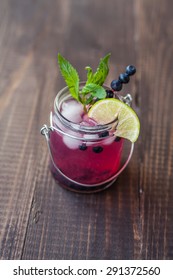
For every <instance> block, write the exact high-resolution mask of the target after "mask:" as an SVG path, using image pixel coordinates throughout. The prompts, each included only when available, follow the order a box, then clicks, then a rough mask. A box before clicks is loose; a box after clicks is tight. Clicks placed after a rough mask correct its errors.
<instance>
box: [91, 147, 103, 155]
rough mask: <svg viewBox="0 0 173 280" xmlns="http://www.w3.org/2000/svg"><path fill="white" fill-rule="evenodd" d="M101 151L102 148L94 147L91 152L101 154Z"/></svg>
mask: <svg viewBox="0 0 173 280" xmlns="http://www.w3.org/2000/svg"><path fill="white" fill-rule="evenodd" d="M102 151H103V148H102V147H101V146H96V147H93V152H95V153H97V154H98V153H101V152H102Z"/></svg>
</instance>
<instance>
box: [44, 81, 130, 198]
mask: <svg viewBox="0 0 173 280" xmlns="http://www.w3.org/2000/svg"><path fill="white" fill-rule="evenodd" d="M83 84H84V83H81V84H80V86H81V87H82V86H83ZM104 87H105V89H108V88H107V87H106V86H104ZM128 98H129V95H128ZM128 98H126V97H125V98H124V101H125V100H127V99H128ZM70 99H71V95H70V93H69V90H68V87H65V88H63V89H62V90H60V91H59V93H58V94H57V96H56V98H55V101H54V108H53V110H52V112H51V113H50V126H49V127H47V125H44V126H43V127H42V129H41V133H42V134H43V135H44V136H45V137H46V140H47V144H48V149H49V153H50V170H51V172H52V174H53V177H54V178H55V180H56V181H57V182H58V183H59V184H60V185H61V186H63V187H65V188H67V189H69V190H71V191H76V192H83V193H92V192H98V191H101V190H104V189H105V188H107V187H109V186H110V185H111V184H112V183H113V182H114V181H115V180H116V178H117V176H118V175H119V174H120V173H121V172H122V171H123V170H124V168H125V167H126V165H127V164H128V162H129V160H130V158H131V156H132V152H133V144H131V143H130V147H129V145H128V150H129V152H127V147H126V141H125V139H122V138H120V137H115V136H114V135H113V133H112V131H111V129H112V127H113V125H114V123H115V121H113V122H112V123H109V124H106V125H94V126H87V125H83V124H82V123H75V122H72V121H70V120H69V119H67V118H65V117H64V116H63V115H62V113H61V112H62V106H63V104H64V103H67V104H68V100H70ZM128 142H129V141H128ZM124 151H125V162H124V163H122V157H123V156H122V155H123V152H124ZM121 164H122V166H121Z"/></svg>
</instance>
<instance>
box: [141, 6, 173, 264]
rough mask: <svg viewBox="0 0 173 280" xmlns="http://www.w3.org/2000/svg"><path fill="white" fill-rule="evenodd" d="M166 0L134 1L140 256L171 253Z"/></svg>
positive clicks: (171, 45) (172, 44) (172, 42)
mask: <svg viewBox="0 0 173 280" xmlns="http://www.w3.org/2000/svg"><path fill="white" fill-rule="evenodd" d="M172 9H173V3H172V2H171V1H136V14H137V18H138V20H137V21H138V36H139V46H138V48H139V55H140V57H139V61H140V62H139V64H140V67H139V68H140V69H141V82H140V88H139V91H140V94H141V100H140V103H141V116H142V118H141V119H142V132H143V133H142V140H141V180H140V186H141V189H142V192H143V194H142V196H141V198H142V200H141V218H142V219H141V221H142V244H141V245H142V255H141V257H142V258H144V259H172V257H173V239H172V235H173V203H172V201H173V189H172V185H173V166H172V162H173V134H172V131H173V130H172V129H173V125H172V119H173V111H172V105H173V98H172V90H173V84H172V78H171V76H170V73H171V72H172V71H173V65H172V61H171V57H172V51H173V36H172V35H173V31H172V28H171V26H173V19H172V13H171V10H172Z"/></svg>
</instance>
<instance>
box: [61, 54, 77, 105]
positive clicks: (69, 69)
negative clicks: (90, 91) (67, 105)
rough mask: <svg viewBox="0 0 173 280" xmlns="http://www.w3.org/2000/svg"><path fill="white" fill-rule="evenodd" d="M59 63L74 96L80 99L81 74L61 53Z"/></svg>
mask: <svg viewBox="0 0 173 280" xmlns="http://www.w3.org/2000/svg"><path fill="white" fill-rule="evenodd" d="M58 64H59V67H60V71H61V74H62V76H63V77H64V80H65V82H66V84H67V86H68V88H69V91H70V93H71V95H72V97H73V98H74V99H76V100H78V101H79V75H78V73H77V71H76V69H75V68H74V67H73V66H72V65H71V64H70V63H69V62H68V61H67V60H66V59H65V58H64V57H63V56H62V55H61V54H60V53H59V54H58Z"/></svg>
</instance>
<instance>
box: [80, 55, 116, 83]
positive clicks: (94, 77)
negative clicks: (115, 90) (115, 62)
mask: <svg viewBox="0 0 173 280" xmlns="http://www.w3.org/2000/svg"><path fill="white" fill-rule="evenodd" d="M110 55H111V54H110V53H108V54H107V55H106V56H105V57H104V58H102V59H100V63H99V65H98V68H97V71H96V72H95V73H93V71H92V69H91V67H90V66H87V67H85V69H86V70H87V82H86V84H89V83H94V84H97V85H100V86H101V85H102V84H103V83H104V81H105V79H106V77H107V75H108V73H109V67H108V61H109V58H110Z"/></svg>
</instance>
